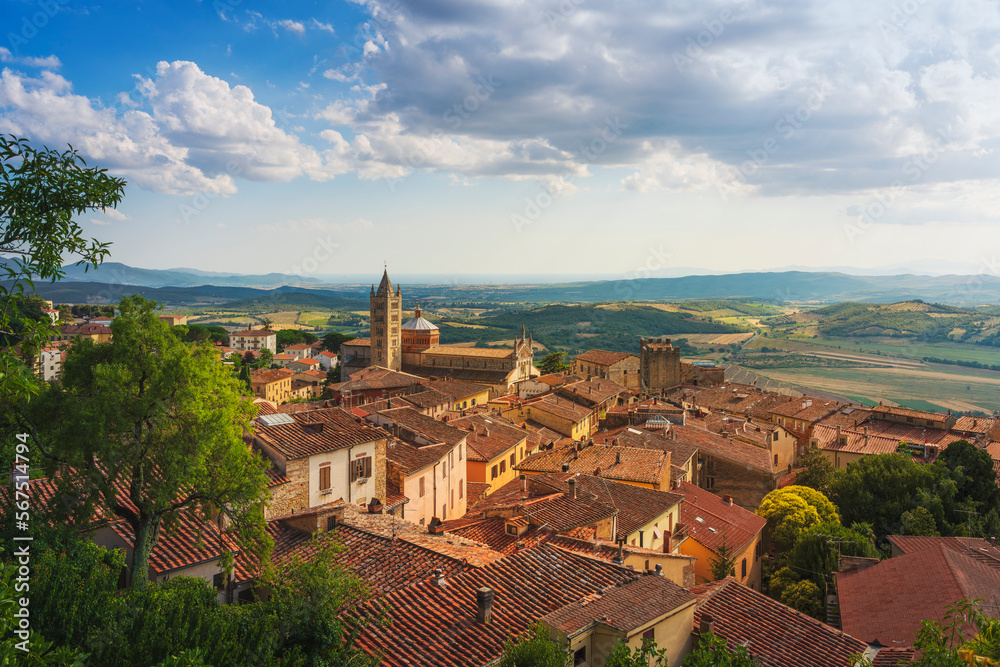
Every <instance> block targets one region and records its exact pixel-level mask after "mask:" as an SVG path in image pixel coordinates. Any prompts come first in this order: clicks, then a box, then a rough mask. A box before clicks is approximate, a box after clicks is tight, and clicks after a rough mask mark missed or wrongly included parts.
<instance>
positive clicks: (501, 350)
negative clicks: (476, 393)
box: [340, 270, 539, 394]
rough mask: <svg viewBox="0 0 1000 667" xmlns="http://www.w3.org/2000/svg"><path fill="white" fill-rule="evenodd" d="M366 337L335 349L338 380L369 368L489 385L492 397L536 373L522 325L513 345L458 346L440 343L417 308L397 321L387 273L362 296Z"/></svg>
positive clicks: (397, 300) (396, 299)
mask: <svg viewBox="0 0 1000 667" xmlns="http://www.w3.org/2000/svg"><path fill="white" fill-rule="evenodd" d="M368 306H369V313H370V317H371V334H370V338H356V339H354V340H352V341H348V342H346V343H344V344H343V345H341V352H340V354H341V360H342V361H341V368H342V370H341V377H342V379H345V380H346V379H347V378H348V377H349V376H350V374H351V373H355V372H357V371H359V370H362V369H364V368H367V367H369V366H381V367H383V368H389V369H392V370H395V371H404V372H406V373H412V374H413V375H420V376H423V377H435V378H451V379H455V380H464V381H467V382H474V383H477V384H484V385H489V386H491V387H493V388H494V389H495V390H496V392H497V393H500V394H506V393H508V392H510V391H513V390H514V388H515V387H516V385H517V383H518V382H521V381H523V380H527V379H530V378H532V377H536V376H538V375H539V372H538V369H537V368H535V366H534V364H533V363H532V357H533V352H532V340H531V336H527V335H526V334H525V331H524V327H522V328H521V336H520V338H517V337H515V338H514V339H513V347H492V346H491V347H459V346H451V345H441V344H440V340H441V331H440V330H439V329H438V327H437V326H435V325H434V324H432V323H431V322H430V321H428V320H427V319H426V318H424V317H423V313H422V312H421V309H420V307H419V306H418V307H417V308H416V309H415V310H414V312H413V317H412V318H410V319H408V320H407V321H406V322H403V321H402V319H403V317H402V315H403V296H402V290H401V289H400V287H399V286H398V285H397V286H395V287H393V284H392V281H391V280H390V279H389V272H388V270H386V271H385V272H384V273H383V274H382V281H381V282H380V283H379V285H378V289H376V288H375V286H374V285H372V288H371V293H370V294H369V296H368Z"/></svg>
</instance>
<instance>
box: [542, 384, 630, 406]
mask: <svg viewBox="0 0 1000 667" xmlns="http://www.w3.org/2000/svg"><path fill="white" fill-rule="evenodd" d="M623 391H625V387H623V386H621V385H620V384H616V383H614V382H612V381H611V380H604V379H601V378H591V379H589V380H581V381H579V382H574V383H573V384H567V385H563V386H561V387H559V388H557V389H556V395H557V396H562V397H563V398H568V399H569V400H571V401H573V402H574V403H578V404H580V405H582V406H584V407H586V408H593V407H594V406H596V405H600V404H601V403H604V402H605V401H607V400H609V399H613V398H614V397H616V396H618V395H619V394H621V393H622V392H623Z"/></svg>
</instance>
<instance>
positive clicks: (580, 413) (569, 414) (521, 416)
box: [501, 394, 597, 440]
mask: <svg viewBox="0 0 1000 667" xmlns="http://www.w3.org/2000/svg"><path fill="white" fill-rule="evenodd" d="M501 414H503V416H504V417H506V418H507V419H509V420H511V421H513V422H520V421H526V420H530V421H533V422H536V423H538V424H541V425H542V426H545V427H547V428H550V429H552V430H553V431H556V432H557V433H561V434H562V435H564V436H566V437H567V438H572V439H573V440H580V439H581V438H584V439H585V438H588V437H590V435H591V434H592V433H593V432H594V430H595V429H596V427H597V417H596V415H595V414H594V413H593V412H592V411H591V410H588V409H587V408H585V407H583V406H582V405H579V404H577V403H574V402H573V401H571V400H569V399H566V398H561V397H559V396H555V395H552V394H548V395H545V396H540V397H538V398H532V399H528V400H525V401H520V400H519V401H516V402H513V403H510V404H509V405H508V406H507V408H506V409H505V410H503V411H502V413H501Z"/></svg>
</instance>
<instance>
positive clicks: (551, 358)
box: [538, 352, 569, 375]
mask: <svg viewBox="0 0 1000 667" xmlns="http://www.w3.org/2000/svg"><path fill="white" fill-rule="evenodd" d="M565 357H566V353H565V352H551V353H549V354H546V355H545V357H544V358H543V359H542V361H541V363H539V364H538V370H539V371H541V373H542V375H547V374H548V373H559V372H561V371H566V370H569V364H567V363H565V362H564V361H563V359H565Z"/></svg>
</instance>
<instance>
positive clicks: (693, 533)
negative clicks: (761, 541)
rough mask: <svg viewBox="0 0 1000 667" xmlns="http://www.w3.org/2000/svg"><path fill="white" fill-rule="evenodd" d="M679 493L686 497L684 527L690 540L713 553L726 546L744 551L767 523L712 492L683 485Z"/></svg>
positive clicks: (682, 510) (683, 505)
mask: <svg viewBox="0 0 1000 667" xmlns="http://www.w3.org/2000/svg"><path fill="white" fill-rule="evenodd" d="M677 491H678V492H679V493H681V494H683V495H684V502H683V503H682V504H681V523H682V524H684V525H685V526H687V527H688V530H687V534H688V537H689V538H691V539H694V540H697V541H698V542H699V543H700V544H701V545H702V546H704V547H705V548H706V549H709V550H710V551H713V552H715V551H717V550H718V548H719V547H720V546H722V544H723V542H725V543H726V545H727V546H728V547H729V548H731V549H735V550H737V551H741V550H742V549H743V547H745V546H746V545H747V544H748V543H749V542H750V540H752V539H753V538H754V537H756V536H757V535H758V534H759V533H760V532H761V531H762V530H763V529H764V525H765V524H766V523H767V521H766V520H765V519H764V518H763V517H760V516H757V515H756V514H754V513H753V512H750V511H748V510H745V509H743V508H742V507H740V506H739V505H727V504H726V503H724V502H723V501H722V498H720V497H719V496H717V495H715V494H714V493H712V492H711V491H706V490H705V489H702V488H699V487H697V486H695V485H694V484H691V483H689V482H680V484H679V485H678V487H677Z"/></svg>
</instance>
